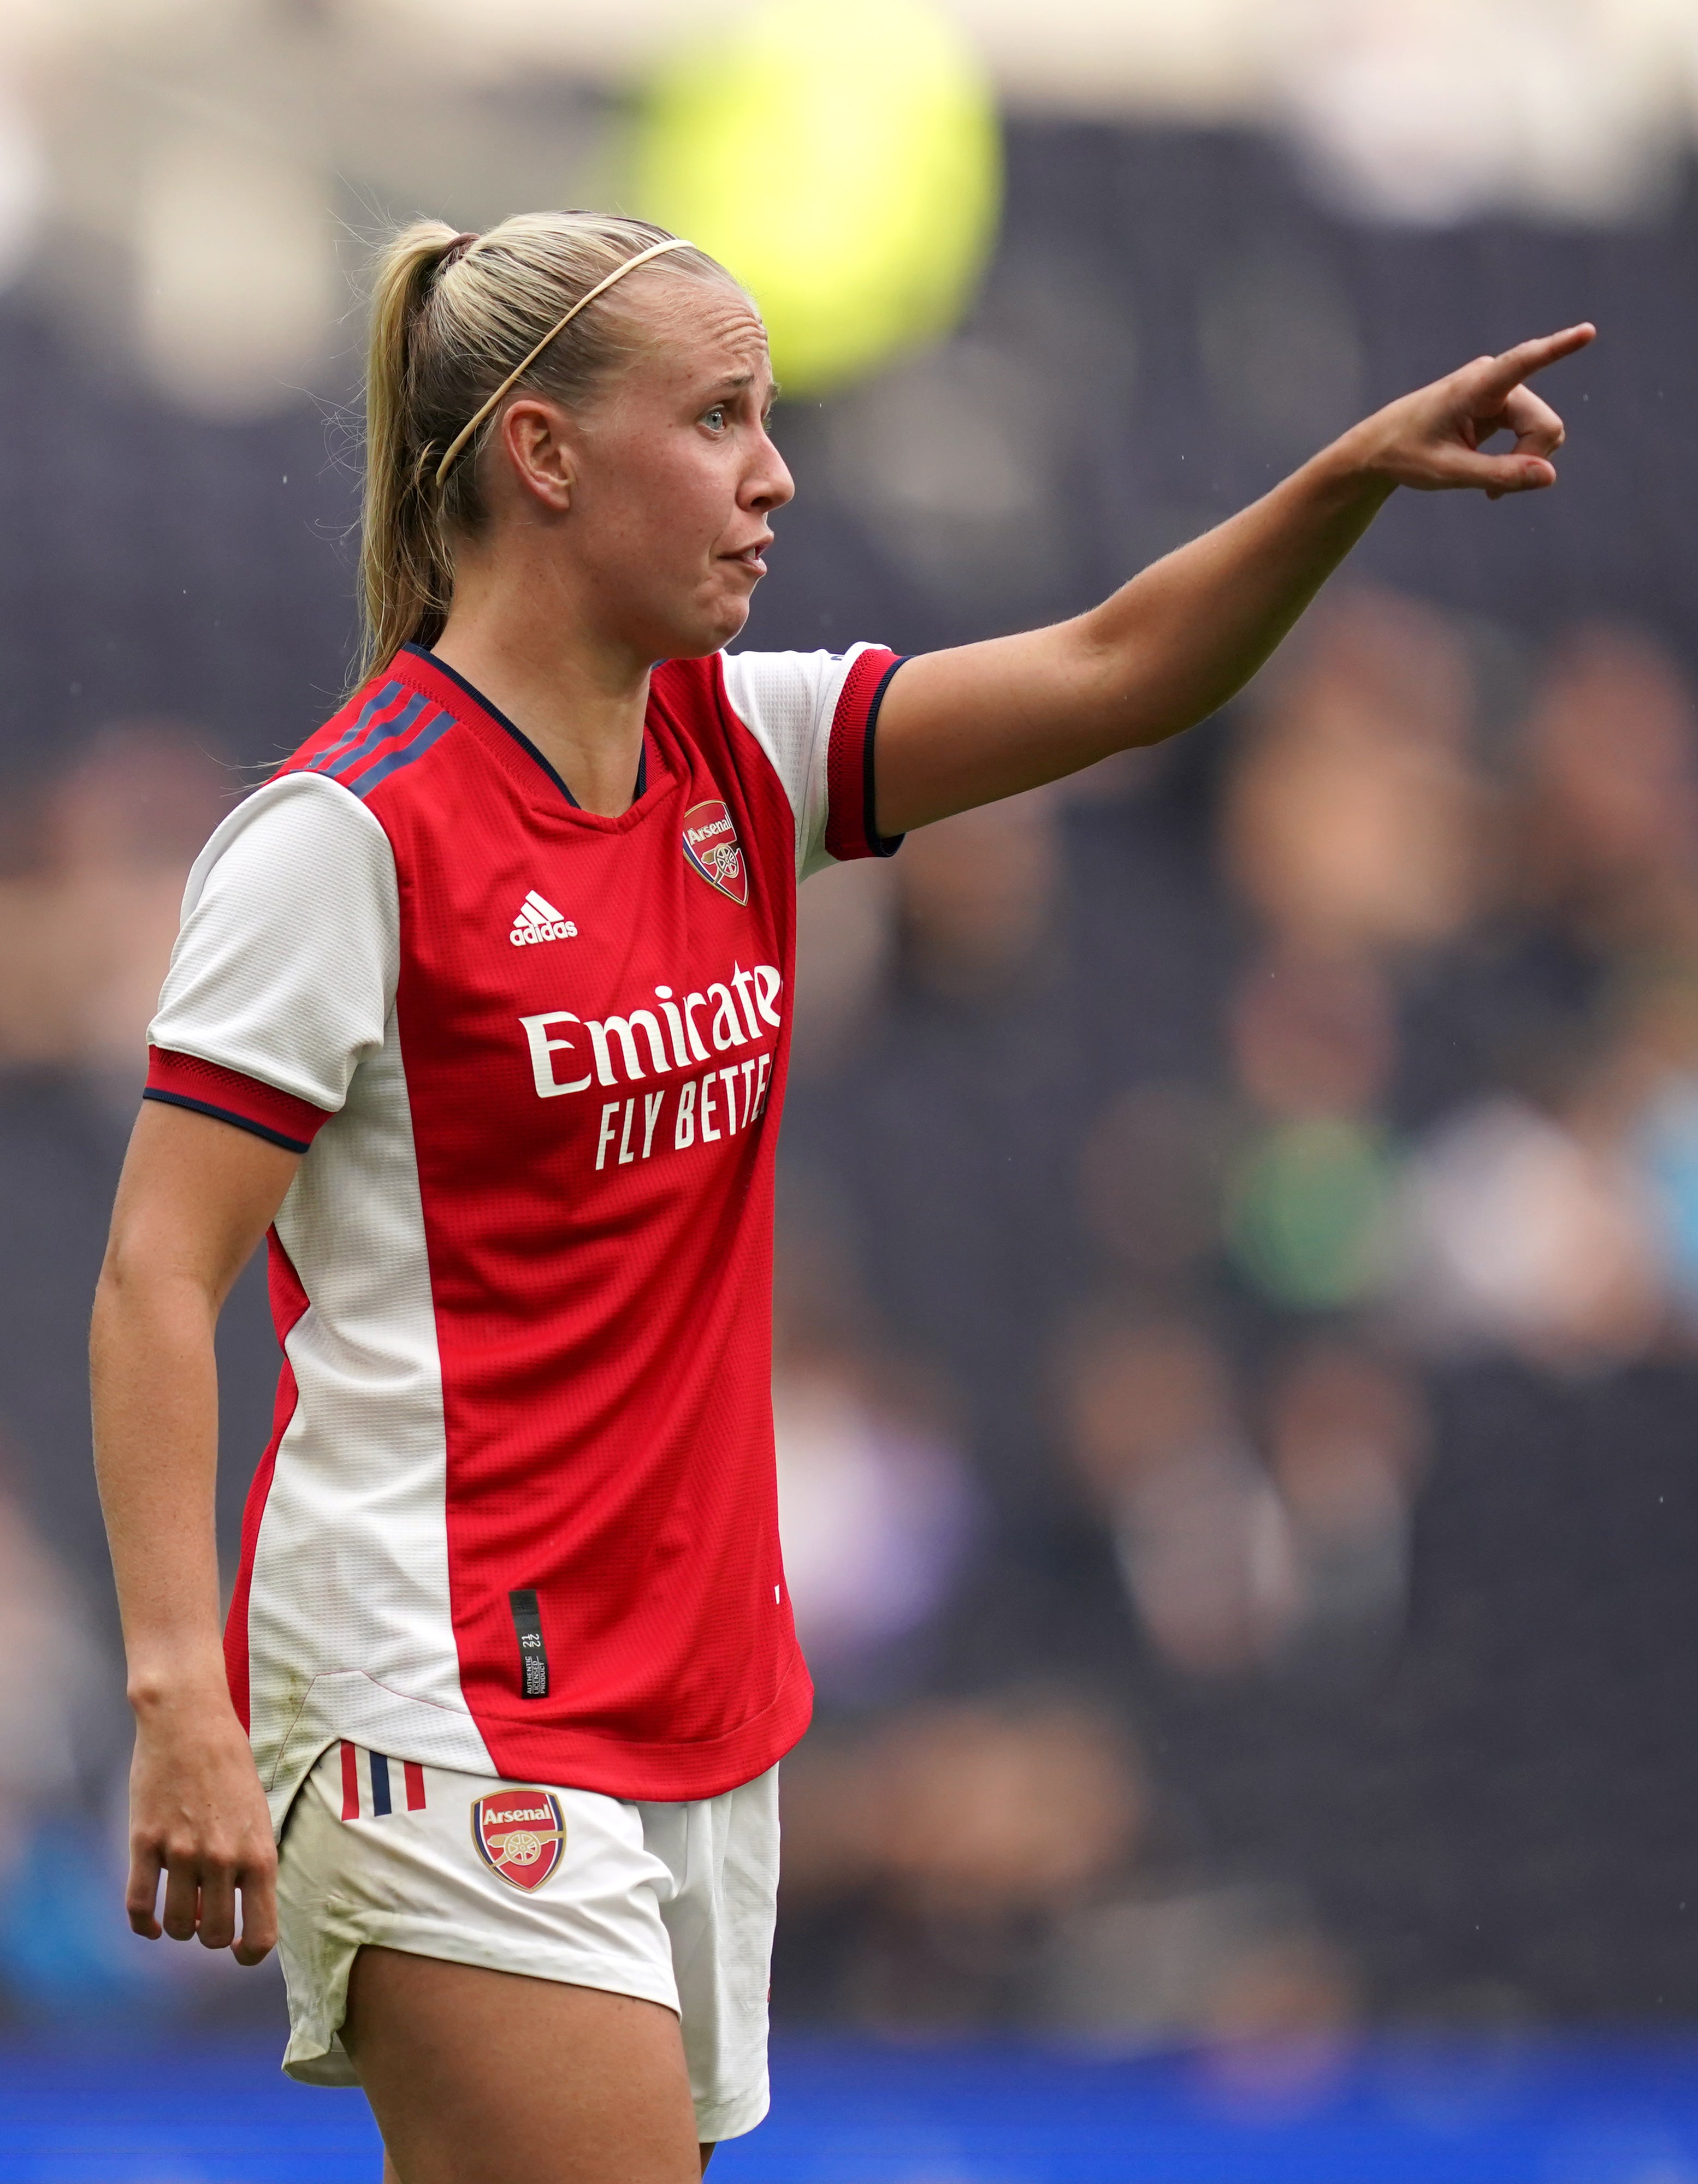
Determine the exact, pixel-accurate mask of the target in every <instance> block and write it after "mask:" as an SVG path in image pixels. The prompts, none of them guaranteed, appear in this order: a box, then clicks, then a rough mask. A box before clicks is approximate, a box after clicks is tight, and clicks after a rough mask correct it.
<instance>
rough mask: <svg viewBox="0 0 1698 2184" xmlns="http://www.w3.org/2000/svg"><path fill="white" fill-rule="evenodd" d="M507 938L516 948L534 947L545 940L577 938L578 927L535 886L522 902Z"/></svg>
mask: <svg viewBox="0 0 1698 2184" xmlns="http://www.w3.org/2000/svg"><path fill="white" fill-rule="evenodd" d="M507 938H508V939H509V940H511V942H512V944H513V945H514V947H515V948H533V947H535V946H536V944H538V943H539V941H543V940H576V939H577V938H578V928H577V927H576V926H575V925H574V924H573V922H572V920H571V919H570V918H569V917H561V914H560V912H559V911H557V910H556V908H555V906H554V905H553V904H552V903H551V902H550V901H549V900H547V899H546V898H545V896H543V895H539V894H538V893H537V891H536V889H534V888H533V889H531V891H530V893H529V894H528V895H527V896H526V897H525V899H524V900H523V902H522V903H521V904H520V905H519V914H518V916H517V917H516V918H515V919H514V920H513V929H512V931H511V933H509V934H508V935H507Z"/></svg>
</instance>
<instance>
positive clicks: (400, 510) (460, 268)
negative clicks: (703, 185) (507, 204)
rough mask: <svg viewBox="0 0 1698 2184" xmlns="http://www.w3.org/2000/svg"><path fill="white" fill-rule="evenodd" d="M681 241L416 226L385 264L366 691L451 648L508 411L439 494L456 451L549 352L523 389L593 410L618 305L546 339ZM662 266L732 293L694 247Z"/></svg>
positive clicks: (375, 389)
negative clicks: (462, 551)
mask: <svg viewBox="0 0 1698 2184" xmlns="http://www.w3.org/2000/svg"><path fill="white" fill-rule="evenodd" d="M674 240H675V238H673V237H670V236H669V235H668V234H667V231H666V230H665V229H664V228H662V227H654V226H651V225H650V224H649V223H648V221H646V220H628V219H626V218H624V217H623V215H622V214H617V213H595V212H534V213H520V214H516V215H515V216H514V217H513V218H512V219H511V220H503V221H502V222H501V223H500V226H498V227H492V228H491V229H490V230H489V232H488V234H486V235H481V236H479V235H457V234H456V233H455V231H454V230H453V229H452V228H451V227H448V226H444V224H443V222H441V221H440V220H419V221H417V222H416V223H415V225H414V226H411V227H409V228H407V229H405V230H404V231H403V232H402V233H401V234H399V235H398V236H396V237H394V241H393V242H390V243H389V244H388V247H387V248H385V249H384V251H383V254H382V256H381V258H380V259H379V260H378V263H377V277H376V280H375V281H374V283H373V293H372V298H371V340H370V345H369V348H368V351H367V358H366V492H365V501H364V506H363V510H362V516H361V526H360V610H361V622H362V642H361V645H360V667H359V679H360V681H364V680H365V678H366V677H367V676H369V675H371V674H374V673H376V672H377V670H378V669H379V668H381V667H386V666H388V663H389V662H390V660H393V659H394V656H395V655H396V653H397V652H398V651H399V649H400V648H401V646H402V645H404V644H405V643H407V642H408V641H409V640H411V641H413V642H415V643H420V644H431V643H434V642H435V640H436V639H437V638H438V637H439V636H440V635H441V633H442V627H443V624H444V621H446V620H447V617H448V607H449V600H450V597H451V595H452V592H453V588H454V571H453V559H452V555H451V552H450V541H451V539H452V538H453V536H454V534H455V532H473V531H476V530H477V529H478V526H479V525H480V524H481V523H482V522H483V520H484V516H485V514H486V510H485V506H484V503H483V495H482V493H481V490H480V486H479V465H478V459H479V457H480V456H481V454H483V449H484V448H485V447H487V446H488V444H489V438H490V436H491V434H492V432H494V428H495V426H496V423H497V421H498V420H499V418H500V414H501V410H502V409H503V407H504V406H505V405H504V404H503V403H501V402H500V401H498V402H496V403H495V404H494V406H493V407H492V409H491V410H490V414H489V415H488V416H487V417H485V418H484V419H483V421H482V423H481V424H479V425H478V428H477V430H476V431H475V432H473V433H472V436H471V437H470V439H469V440H468V441H467V442H466V445H465V446H464V448H461V451H460V453H459V454H458V455H457V457H456V458H455V460H454V462H453V464H452V465H451V467H450V469H449V470H448V472H447V475H446V476H445V478H444V480H443V481H442V482H441V484H440V485H438V475H437V474H438V468H439V466H440V465H441V464H442V462H443V459H444V456H445V455H446V454H447V453H448V451H449V449H450V448H451V447H452V446H453V445H454V443H455V440H456V439H457V438H458V437H459V436H460V435H461V433H462V432H464V431H465V429H466V426H467V424H468V423H469V422H470V421H471V420H472V419H473V418H474V417H476V416H477V415H478V412H479V410H480V409H482V408H483V405H484V404H486V403H488V402H489V400H490V398H491V396H492V395H494V394H495V393H496V392H497V390H499V389H500V388H501V387H502V383H503V382H504V381H505V380H506V379H507V378H508V377H509V376H510V375H512V374H514V373H515V371H516V370H517V367H518V366H520V365H522V364H523V363H524V360H525V359H526V358H527V357H528V356H529V355H530V354H531V352H532V351H533V350H534V349H536V348H538V346H539V343H546V346H545V348H543V349H542V353H541V354H539V355H538V356H537V357H536V359H534V361H533V363H532V364H531V365H530V366H529V367H528V369H527V370H523V371H522V372H519V373H518V379H519V382H520V383H521V384H522V385H528V386H531V387H536V388H537V389H539V391H541V392H542V393H546V394H547V395H549V396H550V398H552V399H553V400H555V401H556V402H560V403H563V404H567V406H568V407H572V406H575V405H578V404H583V403H584V402H586V401H588V400H589V398H590V397H591V396H592V395H593V394H594V393H595V391H596V389H597V387H599V385H600V382H601V381H602V380H603V379H604V378H605V377H606V375H607V373H608V372H610V371H611V370H613V369H614V368H615V366H616V365H617V364H619V363H620V362H621V361H622V360H623V359H624V358H625V357H626V356H628V354H630V348H631V344H630V328H629V320H628V317H626V316H625V315H623V313H622V312H621V311H620V310H619V309H617V308H614V307H613V304H612V298H607V299H606V301H601V300H597V301H596V302H595V304H592V305H591V307H590V309H588V310H587V311H584V312H582V313H580V314H579V315H578V316H577V317H575V318H573V320H572V322H571V323H570V325H568V326H566V327H564V328H563V329H562V330H561V331H560V333H559V334H558V335H557V336H556V338H555V339H554V340H552V341H549V340H548V335H549V331H550V328H551V327H553V326H556V323H557V322H558V321H559V320H561V318H563V317H564V316H565V315H566V314H567V312H569V311H570V310H571V309H573V305H574V304H578V303H579V302H581V301H582V300H584V298H587V297H588V295H589V291H590V290H591V289H592V288H594V287H595V286H596V285H597V283H598V282H600V281H605V280H606V278H607V276H609V275H610V274H612V273H617V270H618V269H619V268H620V267H621V266H622V265H623V264H624V263H625V262H626V260H627V259H631V258H634V257H635V256H637V255H638V254H639V253H641V252H645V251H647V250H649V249H651V248H652V247H653V246H654V245H655V244H656V243H660V242H673V241H674ZM657 262H658V263H659V264H660V265H662V266H671V267H673V269H674V270H677V271H679V272H682V273H687V274H689V275H690V276H693V277H695V278H696V279H711V280H716V281H730V279H731V276H730V275H729V273H727V272H726V270H725V269H724V267H723V266H722V265H720V264H719V263H718V260H717V259H712V258H710V257H709V256H708V255H707V253H706V252H705V251H701V250H697V249H695V248H694V247H693V246H692V245H690V244H687V243H686V244H684V245H681V246H679V247H678V248H673V249H672V250H670V251H668V253H667V255H666V256H665V258H664V259H660V260H658V261H657Z"/></svg>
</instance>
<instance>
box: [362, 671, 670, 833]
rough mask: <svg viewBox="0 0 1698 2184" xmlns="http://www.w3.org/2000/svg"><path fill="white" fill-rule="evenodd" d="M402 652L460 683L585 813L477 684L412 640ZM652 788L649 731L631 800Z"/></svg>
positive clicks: (638, 757)
mask: <svg viewBox="0 0 1698 2184" xmlns="http://www.w3.org/2000/svg"><path fill="white" fill-rule="evenodd" d="M401 649H402V651H403V652H411V654H412V655H414V656H415V658H416V659H419V660H429V662H430V664H431V666H433V668H435V670H436V671H437V673H438V675H445V676H447V677H448V679H449V681H450V682H457V683H458V684H459V686H460V688H461V689H462V690H463V691H464V692H465V693H466V696H467V697H468V698H471V699H474V700H475V701H476V703H477V705H478V706H479V708H480V709H481V710H483V711H484V712H486V713H487V714H488V715H489V717H490V719H491V720H492V721H494V723H495V725H496V726H497V727H502V728H505V730H506V731H507V733H508V734H509V735H510V736H511V738H513V741H514V742H515V743H516V744H518V745H519V746H520V747H521V748H522V749H523V750H525V751H527V752H528V753H529V755H530V756H531V757H532V758H533V759H534V760H535V761H536V763H537V764H538V765H539V766H540V767H541V768H542V770H543V772H545V774H546V775H547V776H548V777H549V779H550V781H551V782H552V783H554V785H555V787H556V788H557V789H558V790H559V791H560V793H561V795H562V796H563V797H564V798H565V799H566V800H567V803H568V804H569V805H571V806H572V808H573V811H582V810H583V809H584V806H583V805H581V804H580V803H579V802H578V799H577V798H576V797H575V796H574V795H573V793H572V791H571V790H570V789H569V788H567V785H566V783H564V782H563V781H562V780H561V777H560V776H559V774H558V773H556V772H555V770H554V768H553V766H550V764H549V762H548V760H546V759H545V757H544V756H543V755H542V753H541V752H540V751H539V749H537V747H536V745H535V744H533V742H532V741H531V739H530V738H529V737H528V735H527V734H526V733H525V732H524V730H523V729H522V727H517V726H516V725H515V723H514V722H513V721H510V720H509V719H508V718H507V716H506V715H505V713H504V712H503V711H502V710H501V709H500V706H499V705H491V704H490V703H489V699H487V698H486V697H485V696H484V695H483V692H482V691H481V690H480V689H478V688H477V686H476V685H475V684H474V683H471V682H467V681H466V677H464V676H463V675H461V673H459V672H458V671H457V670H455V668H452V667H450V666H449V664H448V662H447V661H446V660H439V659H438V657H437V655H436V654H435V653H433V651H431V650H430V649H429V648H428V647H427V646H426V645H422V644H415V643H413V642H412V641H411V638H409V640H408V641H407V643H405V644H404V645H403V646H402V647H401ZM648 785H649V738H648V732H647V730H646V729H645V731H644V733H643V748H642V749H641V750H640V752H639V754H638V755H637V787H636V792H635V794H634V795H633V797H632V799H631V801H632V803H634V804H637V803H640V802H641V800H642V798H643V794H644V792H645V790H646V788H648Z"/></svg>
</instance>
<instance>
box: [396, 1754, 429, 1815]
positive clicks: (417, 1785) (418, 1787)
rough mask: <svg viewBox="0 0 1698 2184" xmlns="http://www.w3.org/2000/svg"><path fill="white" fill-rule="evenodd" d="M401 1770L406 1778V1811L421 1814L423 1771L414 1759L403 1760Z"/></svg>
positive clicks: (422, 1808) (422, 1805) (422, 1804)
mask: <svg viewBox="0 0 1698 2184" xmlns="http://www.w3.org/2000/svg"><path fill="white" fill-rule="evenodd" d="M401 1768H402V1771H403V1773H404V1774H405V1775H406V1778H407V1810H408V1811H409V1812H410V1813H422V1812H423V1810H424V1769H423V1768H422V1767H421V1766H420V1765H419V1763H418V1762H417V1760H416V1759H404V1760H403V1761H402V1762H401Z"/></svg>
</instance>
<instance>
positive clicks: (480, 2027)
mask: <svg viewBox="0 0 1698 2184" xmlns="http://www.w3.org/2000/svg"><path fill="white" fill-rule="evenodd" d="M342 2038H343V2044H344V2046H345V2047H346V2048H347V2050H348V2052H349V2055H350V2056H351V2058H352V2059H353V2062H354V2066H355V2070H358V2072H359V2074H360V2084H361V2085H362V2086H363V2087H365V2090H366V2098H367V2099H368V2100H369V2101H370V2102H371V2108H372V2112H373V2114H375V2115H376V2117H377V2127H378V2129H379V2130H380V2131H382V2132H383V2142H384V2144H385V2145H386V2147H387V2148H388V2151H389V2154H390V2157H391V2159H392V2160H393V2163H394V2170H396V2172H398V2174H399V2177H400V2179H401V2184H513V2179H514V2178H515V2177H522V2178H523V2179H524V2180H525V2184H695V2179H696V2178H697V2177H698V2176H700V2175H701V2153H700V2151H699V2149H698V2147H697V2144H696V2137H695V2109H694V2106H693V2104H692V2103H691V2100H690V2079H689V2075H688V2073H687V2071H686V2070H685V2068H684V2046H683V2042H682V2041H681V2040H680V2038H679V2026H678V2020H677V2018H676V2017H675V2016H673V2013H672V2012H671V2010H669V2009H666V2008H665V2007H664V2006H663V2005H662V2004H661V2003H656V2002H644V2001H640V2000H639V1999H638V1998H637V1997H635V1996H633V1995H626V1994H612V1993H608V1992H605V1991H604V1990H603V1989H601V1988H600V1987H586V1986H566V1985H564V1984H563V1983H561V1981H556V1980H545V1979H528V1978H526V1977H525V1976H523V1975H522V1974H519V1973H516V1972H495V1971H484V1970H480V1969H478V1968H477V1967H476V1966H473V1965H471V1964H449V1963H445V1962H444V1961H443V1960H442V1959H441V1958H436V1957H416V1956H409V1955H405V1954H403V1953H401V1952H399V1950H394V1949H380V1948H370V1947H367V1948H363V1949H361V1950H360V1953H359V1955H358V1956H357V1957H356V1958H355V1963H354V1970H353V1973H352V1975H350V1977H349V1985H348V2015H347V2019H346V2021H345V2022H344V2025H343V2028H342Z"/></svg>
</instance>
